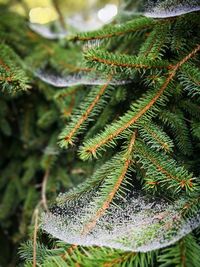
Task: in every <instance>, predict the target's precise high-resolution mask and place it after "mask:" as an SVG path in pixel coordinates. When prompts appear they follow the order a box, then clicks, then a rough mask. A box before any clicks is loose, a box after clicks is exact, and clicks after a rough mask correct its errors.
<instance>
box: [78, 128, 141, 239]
mask: <svg viewBox="0 0 200 267" xmlns="http://www.w3.org/2000/svg"><path fill="white" fill-rule="evenodd" d="M135 140H136V131H135V132H134V133H133V135H132V137H131V140H130V143H129V145H128V149H127V151H126V152H125V154H124V159H123V160H124V163H123V167H122V168H121V170H120V175H119V176H118V177H117V179H116V181H115V183H114V184H113V186H112V191H110V192H109V194H108V196H107V197H106V199H105V201H104V202H103V203H102V205H101V207H100V208H99V209H98V210H97V212H96V214H95V215H94V217H93V218H92V220H91V221H90V222H89V223H88V224H87V225H86V226H84V229H83V231H82V234H83V235H87V234H88V233H89V232H90V231H91V230H92V229H93V228H94V227H95V225H96V223H97V221H98V220H99V219H100V218H101V217H102V215H103V214H104V213H105V211H106V210H107V209H108V208H109V206H110V203H111V202H112V200H113V198H114V196H115V195H116V193H117V191H118V189H119V187H120V185H121V184H122V182H123V180H124V178H125V175H126V173H127V171H128V168H129V167H130V164H131V163H132V159H131V155H132V151H133V147H134V144H135Z"/></svg>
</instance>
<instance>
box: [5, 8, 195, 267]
mask: <svg viewBox="0 0 200 267" xmlns="http://www.w3.org/2000/svg"><path fill="white" fill-rule="evenodd" d="M0 12H1V15H0V89H1V99H0V120H1V125H0V141H1V143H0V147H1V155H2V160H1V162H0V166H1V169H0V172H1V180H0V190H1V197H0V199H1V211H0V218H1V224H0V227H1V230H0V231H1V233H0V235H1V237H0V243H1V246H2V244H4V243H5V249H4V250H5V252H2V253H3V254H4V256H3V254H2V256H1V257H2V258H3V260H2V261H1V264H2V265H3V264H4V265H5V266H6V264H8V261H10V260H11V259H10V258H9V255H8V256H6V251H8V250H9V249H10V247H11V246H12V247H14V248H15V249H13V252H12V253H13V254H16V249H17V247H18V244H19V242H21V243H22V240H24V239H28V238H29V240H28V241H26V242H24V243H22V244H21V246H20V249H19V250H20V251H19V254H20V257H21V258H20V260H19V259H18V261H21V263H20V264H21V265H22V266H35V267H36V266H45V267H46V266H47V267H50V266H83V267H88V266H94V267H95V266H102V267H103V266H104V267H112V266H113V267H115V266H138V267H148V266H153V267H155V266H160V267H164V266H170V267H171V266H172V267H173V266H174V267H175V266H188V267H190V266H191V267H198V266H200V259H199V257H198V255H199V252H200V234H199V229H198V228H197V229H195V230H193V232H191V233H189V234H187V235H186V236H183V237H182V238H181V239H180V240H178V241H176V243H175V244H172V245H171V246H169V247H167V248H161V249H157V250H153V251H148V252H140V251H123V250H119V249H113V248H108V247H98V246H91V247H87V246H79V245H77V244H67V243H65V242H62V241H58V240H56V239H53V238H52V237H50V236H49V235H47V234H46V233H45V232H44V231H43V230H42V229H41V228H40V223H41V221H40V219H41V218H42V216H41V214H42V212H43V211H45V212H46V213H47V214H49V213H52V214H53V213H54V212H55V210H58V211H59V212H60V213H61V214H62V213H63V212H65V211H66V210H67V207H70V209H73V206H75V205H76V206H77V203H78V205H80V209H81V208H82V207H81V205H82V202H81V201H82V199H83V198H85V196H89V197H90V196H91V198H90V205H91V206H92V208H91V210H90V209H89V211H88V214H87V216H86V217H84V218H86V219H85V221H83V222H82V224H83V225H82V233H81V234H82V235H84V236H85V235H87V234H89V233H91V232H92V231H93V229H95V227H96V225H97V224H98V221H99V220H101V218H102V217H103V216H106V214H107V213H108V214H109V211H110V210H112V209H111V207H114V206H116V207H117V206H118V204H119V203H120V199H126V200H127V199H129V198H131V197H132V195H131V194H132V192H133V190H137V191H138V192H143V193H144V194H146V195H147V196H148V197H149V198H153V197H155V198H162V199H165V200H166V201H171V202H173V201H178V200H180V199H181V201H183V205H182V209H181V210H180V217H179V218H178V221H177V223H178V222H181V223H182V222H184V221H185V220H187V219H188V218H197V219H196V220H199V217H198V214H199V209H200V207H199V198H200V189H199V188H200V187H199V179H200V173H199V167H200V159H199V158H200V157H199V155H200V119H199V118H200V109H199V105H200V72H199V66H200V57H199V55H200V25H199V12H193V13H190V14H185V15H182V16H178V17H173V18H165V19H152V18H146V17H143V16H134V15H132V16H131V17H130V16H128V17H126V16H125V15H123V16H121V17H119V18H118V20H117V21H116V22H115V23H113V24H110V25H107V26H105V27H103V28H102V29H100V30H97V31H94V32H88V33H87V32H86V33H80V34H74V35H72V36H70V37H66V38H64V39H63V40H57V41H49V40H47V39H44V38H43V37H41V36H39V35H37V34H36V33H34V32H32V31H31V30H30V29H29V28H28V25H27V23H26V22H25V19H24V18H22V17H20V16H19V15H16V14H13V13H11V12H10V11H9V10H8V7H7V6H3V5H2V6H1V8H0ZM11 17H12V20H9V18H11ZM41 70H42V71H41ZM38 71H40V76H39V77H40V78H42V75H45V79H42V80H43V81H41V80H40V79H39V78H38ZM52 73H53V75H52ZM94 74H95V76H94V78H93V81H92V85H91V84H89V82H88V84H86V82H85V83H84V84H79V82H77V84H76V85H74V86H70V87H63V88H57V87H56V81H58V80H59V81H60V79H62V78H63V77H65V78H67V79H68V78H69V77H70V78H71V77H73V79H74V80H75V81H76V79H77V80H80V77H82V79H81V80H83V77H85V78H84V79H87V77H90V75H94ZM47 77H48V79H47ZM95 77H96V78H98V79H97V80H95V79H96V78H95ZM52 79H53V80H54V83H53V84H54V86H52V85H51V84H52V82H50V81H51V80H52ZM89 80H90V81H91V79H89ZM44 81H46V82H44ZM99 81H101V82H99ZM120 81H121V82H120ZM95 82H96V84H95ZM58 87H60V86H59V85H58ZM80 182H81V183H80ZM78 183H80V184H79V185H78V186H77V184H78ZM69 188H71V190H70V191H69V192H67V193H64V194H61V195H59V196H58V197H57V199H56V204H55V197H56V195H57V194H58V193H59V192H65V191H67V190H68V189H69ZM50 202H52V203H53V204H50ZM70 209H69V210H68V212H70ZM162 216H165V215H160V216H159V218H157V219H158V220H159V223H158V227H159V225H160V226H161V225H163V224H162V220H165V218H162ZM166 216H167V215H166ZM174 220H176V219H174ZM194 224H195V226H197V225H198V223H197V222H196V221H195V223H194ZM168 227H170V226H169V225H168ZM171 230H172V232H173V233H172V234H174V232H175V231H176V228H175V229H171ZM152 231H153V233H152ZM157 231H158V229H157V228H156V229H149V232H148V233H147V234H149V235H150V236H151V237H152V236H153V235H154V234H155V232H157ZM168 238H169V237H168ZM139 241H140V242H143V243H144V242H146V241H145V240H142V238H141V240H139ZM85 245H87V244H85ZM12 261H13V262H14V261H15V256H13V258H12Z"/></svg>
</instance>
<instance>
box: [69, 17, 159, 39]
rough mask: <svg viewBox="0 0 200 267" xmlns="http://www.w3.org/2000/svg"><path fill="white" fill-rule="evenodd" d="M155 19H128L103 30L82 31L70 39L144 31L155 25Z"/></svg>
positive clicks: (105, 36)
mask: <svg viewBox="0 0 200 267" xmlns="http://www.w3.org/2000/svg"><path fill="white" fill-rule="evenodd" d="M155 23H156V22H155V21H154V20H153V19H151V18H146V17H141V18H138V19H134V20H132V21H128V22H126V23H124V24H122V25H121V26H119V25H116V26H113V25H110V26H107V27H105V28H103V29H102V30H97V31H93V32H91V33H90V32H88V33H82V34H79V35H77V36H72V37H70V40H73V41H90V40H101V39H107V38H111V37H117V36H121V35H125V34H130V33H133V32H137V31H142V30H144V29H149V28H152V27H153V26H154V25H155Z"/></svg>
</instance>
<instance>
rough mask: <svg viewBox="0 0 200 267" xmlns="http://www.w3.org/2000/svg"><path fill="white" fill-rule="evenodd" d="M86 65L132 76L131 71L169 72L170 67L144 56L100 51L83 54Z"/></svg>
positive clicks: (92, 50) (167, 63) (165, 62)
mask: <svg viewBox="0 0 200 267" xmlns="http://www.w3.org/2000/svg"><path fill="white" fill-rule="evenodd" d="M85 59H86V64H87V65H88V66H89V67H91V68H96V69H97V70H104V71H108V72H111V71H112V72H114V73H115V72H116V73H121V72H122V70H125V72H126V74H128V75H131V74H133V70H138V71H141V70H143V71H144V70H148V69H149V70H150V69H158V70H170V69H172V67H173V66H172V65H171V64H169V62H167V61H164V60H162V61H160V60H155V61H153V60H152V59H151V58H148V57H145V56H127V55H121V54H119V55H117V54H115V53H111V52H107V51H103V50H101V49H95V50H94V49H90V50H89V51H88V52H87V53H86V54H85Z"/></svg>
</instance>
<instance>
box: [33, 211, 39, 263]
mask: <svg viewBox="0 0 200 267" xmlns="http://www.w3.org/2000/svg"><path fill="white" fill-rule="evenodd" d="M34 217H35V224H34V233H33V267H36V266H37V232H38V217H39V209H38V208H36V209H35V212H34Z"/></svg>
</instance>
